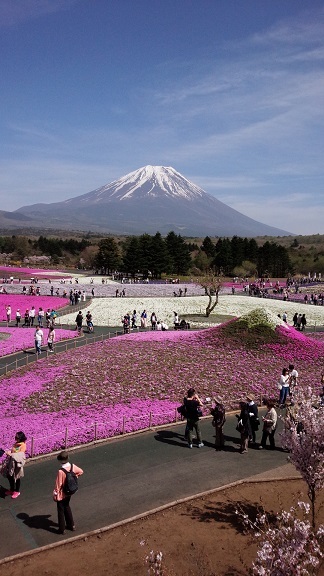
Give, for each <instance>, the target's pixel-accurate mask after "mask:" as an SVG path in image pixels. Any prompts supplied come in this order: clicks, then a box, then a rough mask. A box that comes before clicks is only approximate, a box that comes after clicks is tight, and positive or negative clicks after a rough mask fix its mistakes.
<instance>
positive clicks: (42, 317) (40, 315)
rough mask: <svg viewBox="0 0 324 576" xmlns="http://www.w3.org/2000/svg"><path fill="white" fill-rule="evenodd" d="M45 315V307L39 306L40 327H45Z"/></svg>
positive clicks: (38, 320)
mask: <svg viewBox="0 0 324 576" xmlns="http://www.w3.org/2000/svg"><path fill="white" fill-rule="evenodd" d="M44 315H45V312H44V310H43V308H39V309H38V314H37V322H38V324H39V326H40V328H43V322H44Z"/></svg>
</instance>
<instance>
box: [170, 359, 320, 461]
mask: <svg viewBox="0 0 324 576" xmlns="http://www.w3.org/2000/svg"><path fill="white" fill-rule="evenodd" d="M298 377H299V375H298V371H297V370H296V368H295V366H294V364H289V366H288V368H283V369H282V374H281V376H280V380H279V382H278V388H279V397H278V399H270V398H267V399H264V406H265V407H266V413H265V415H264V416H262V417H261V418H260V416H259V408H258V406H257V403H256V402H255V399H254V396H253V395H252V394H247V395H246V397H245V399H244V400H241V401H240V402H239V408H240V412H239V414H237V415H236V417H237V425H236V430H237V432H239V434H240V448H239V451H240V453H241V454H246V453H247V452H248V448H249V446H254V447H255V448H256V447H257V448H259V449H260V450H262V449H264V448H266V447H267V443H268V442H269V448H270V449H271V450H274V449H275V447H276V446H275V432H276V429H277V422H278V412H277V409H279V410H282V409H286V415H289V414H291V413H292V411H291V408H292V406H293V401H292V397H293V392H294V389H295V387H296V386H297V385H298ZM321 383H322V394H321V395H320V399H319V400H320V401H319V405H320V406H323V405H324V373H323V374H322V375H321ZM207 401H210V399H209V398H208V399H207ZM203 405H204V404H203V402H202V400H201V399H200V398H199V396H198V394H197V393H196V391H195V389H194V388H189V390H188V391H187V394H186V396H185V397H184V398H183V402H182V405H181V406H180V407H179V408H178V412H179V413H180V414H181V416H182V418H183V419H185V420H186V428H185V434H184V437H185V440H186V441H187V442H188V446H189V448H192V447H193V435H194V433H195V436H196V438H197V445H198V448H202V447H203V446H204V443H203V441H202V435H201V429H200V423H199V420H200V418H201V416H202V408H203ZM210 413H211V415H212V417H213V420H212V425H213V427H214V429H215V449H216V450H222V449H223V448H224V445H225V441H224V432H223V427H224V424H225V421H226V414H225V405H224V403H223V402H222V400H221V399H219V398H217V397H216V398H214V399H213V403H212V407H211V408H210ZM260 426H261V427H262V434H261V439H260V442H259V443H258V442H257V439H256V434H257V432H258V430H259V428H260Z"/></svg>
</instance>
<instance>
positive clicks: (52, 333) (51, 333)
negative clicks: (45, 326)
mask: <svg viewBox="0 0 324 576" xmlns="http://www.w3.org/2000/svg"><path fill="white" fill-rule="evenodd" d="M54 343H55V329H54V326H50V327H49V332H48V336H47V346H48V351H49V352H54V348H53V346H54Z"/></svg>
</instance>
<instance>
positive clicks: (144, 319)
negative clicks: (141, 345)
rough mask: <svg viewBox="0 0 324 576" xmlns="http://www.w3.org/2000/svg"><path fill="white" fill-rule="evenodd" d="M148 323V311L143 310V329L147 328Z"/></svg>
mask: <svg viewBox="0 0 324 576" xmlns="http://www.w3.org/2000/svg"><path fill="white" fill-rule="evenodd" d="M146 322H147V313H146V310H143V312H142V314H141V328H146Z"/></svg>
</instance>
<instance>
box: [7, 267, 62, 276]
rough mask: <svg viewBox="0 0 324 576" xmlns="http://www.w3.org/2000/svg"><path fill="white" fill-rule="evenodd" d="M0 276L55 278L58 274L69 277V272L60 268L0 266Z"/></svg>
mask: <svg viewBox="0 0 324 576" xmlns="http://www.w3.org/2000/svg"><path fill="white" fill-rule="evenodd" d="M0 276H2V277H3V278H10V277H13V278H14V279H18V278H27V279H30V278H38V277H43V276H46V278H57V277H58V276H59V277H61V276H63V277H65V276H68V277H70V274H69V273H66V272H62V271H60V270H50V269H44V268H20V267H19V266H0Z"/></svg>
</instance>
